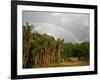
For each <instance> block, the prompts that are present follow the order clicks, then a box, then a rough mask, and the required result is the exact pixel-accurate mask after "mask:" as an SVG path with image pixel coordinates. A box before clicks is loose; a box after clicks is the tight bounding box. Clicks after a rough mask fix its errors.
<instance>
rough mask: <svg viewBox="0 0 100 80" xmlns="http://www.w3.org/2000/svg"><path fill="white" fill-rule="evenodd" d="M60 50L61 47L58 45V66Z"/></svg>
mask: <svg viewBox="0 0 100 80" xmlns="http://www.w3.org/2000/svg"><path fill="white" fill-rule="evenodd" d="M60 49H61V46H60V45H59V46H58V65H60Z"/></svg>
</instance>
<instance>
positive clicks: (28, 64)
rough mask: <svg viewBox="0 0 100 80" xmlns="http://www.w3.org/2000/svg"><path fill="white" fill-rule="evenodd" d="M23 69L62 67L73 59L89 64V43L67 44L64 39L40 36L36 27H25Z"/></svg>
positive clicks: (27, 25) (45, 35)
mask: <svg viewBox="0 0 100 80" xmlns="http://www.w3.org/2000/svg"><path fill="white" fill-rule="evenodd" d="M22 27H23V68H34V67H49V66H55V65H56V66H60V65H61V63H62V62H66V64H67V62H71V60H70V58H71V57H77V58H78V60H79V61H87V62H89V42H82V43H65V42H64V39H60V38H59V39H57V40H55V38H54V37H52V36H50V35H47V34H46V33H45V34H40V33H38V32H37V31H35V30H34V26H32V25H29V24H28V23H27V24H26V25H23V26H22Z"/></svg>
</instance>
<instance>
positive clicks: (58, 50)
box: [57, 39, 64, 65]
mask: <svg viewBox="0 0 100 80" xmlns="http://www.w3.org/2000/svg"><path fill="white" fill-rule="evenodd" d="M63 42H64V39H63V40H61V39H57V52H58V61H57V62H58V65H60V52H61V49H62V45H63Z"/></svg>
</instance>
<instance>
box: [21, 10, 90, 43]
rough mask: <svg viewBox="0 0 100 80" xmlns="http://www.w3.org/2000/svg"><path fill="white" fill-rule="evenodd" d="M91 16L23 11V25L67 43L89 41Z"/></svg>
mask: <svg viewBox="0 0 100 80" xmlns="http://www.w3.org/2000/svg"><path fill="white" fill-rule="evenodd" d="M89 19H90V15H89V14H82V13H81V14H80V13H67V12H66V13H59V12H36V11H23V12H22V24H23V25H25V24H26V22H29V24H31V25H34V26H35V30H36V31H38V32H39V33H41V34H43V33H47V34H48V35H51V36H54V37H55V39H57V38H64V40H65V42H83V41H89V36H90V35H89V31H90V24H89Z"/></svg>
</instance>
